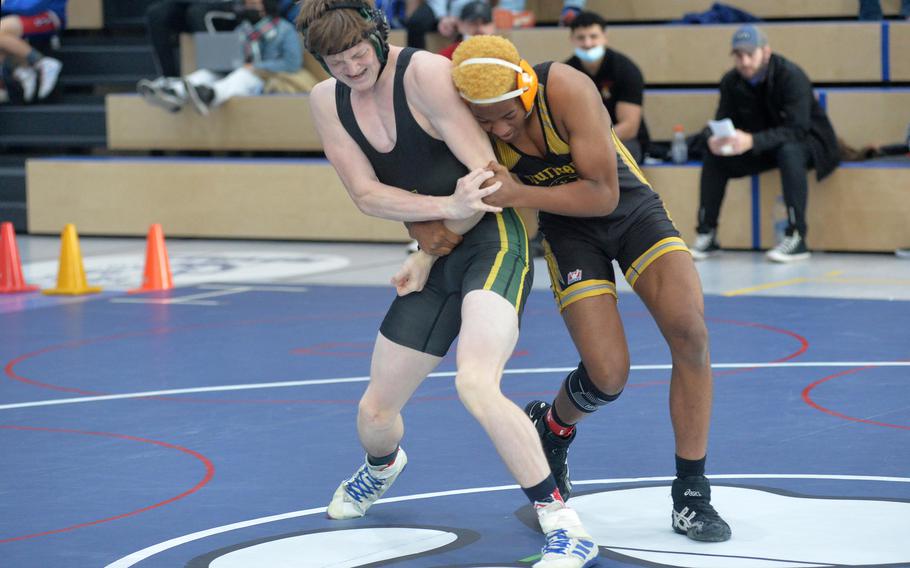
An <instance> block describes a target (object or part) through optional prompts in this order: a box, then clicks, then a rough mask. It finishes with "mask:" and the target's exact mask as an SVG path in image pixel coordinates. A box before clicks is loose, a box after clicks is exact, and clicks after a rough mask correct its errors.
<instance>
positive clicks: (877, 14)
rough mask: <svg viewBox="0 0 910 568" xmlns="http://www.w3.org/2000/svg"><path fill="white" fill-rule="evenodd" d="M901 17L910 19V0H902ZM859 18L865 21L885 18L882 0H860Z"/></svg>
mask: <svg viewBox="0 0 910 568" xmlns="http://www.w3.org/2000/svg"><path fill="white" fill-rule="evenodd" d="M901 17H903V18H907V19H910V0H901ZM859 19H860V20H863V21H878V20H882V19H884V14H883V13H882V2H881V0H859Z"/></svg>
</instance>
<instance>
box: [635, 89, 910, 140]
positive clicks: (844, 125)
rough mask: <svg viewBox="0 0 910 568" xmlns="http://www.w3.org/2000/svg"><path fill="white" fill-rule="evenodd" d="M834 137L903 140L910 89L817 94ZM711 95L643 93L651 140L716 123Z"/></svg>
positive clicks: (715, 96)
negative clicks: (680, 128)
mask: <svg viewBox="0 0 910 568" xmlns="http://www.w3.org/2000/svg"><path fill="white" fill-rule="evenodd" d="M816 96H819V97H822V98H823V99H824V101H825V105H826V108H827V112H828V117H829V118H830V119H831V123H832V124H833V125H834V130H835V131H836V132H837V134H838V136H840V137H841V138H843V139H844V140H845V141H846V142H847V143H848V144H850V145H851V146H856V147H861V146H864V145H867V144H876V145H878V144H895V143H898V142H900V141H901V140H903V139H904V137H905V136H906V132H907V123H908V122H910V89H908V88H894V89H875V88H869V89H851V88H844V89H817V90H816ZM718 99H719V94H718V93H717V91H715V90H691V91H686V90H653V89H652V90H647V91H645V106H644V114H645V120H646V121H647V123H648V130H649V132H650V133H651V138H652V139H655V140H669V139H670V137H671V136H672V132H673V126H674V125H675V124H681V125H683V127H684V128H685V131H686V132H687V133H689V134H692V133H695V132H698V131H699V130H701V129H702V128H704V127H705V124H706V123H707V121H708V120H710V119H712V118H714V112H715V111H716V110H717V103H718Z"/></svg>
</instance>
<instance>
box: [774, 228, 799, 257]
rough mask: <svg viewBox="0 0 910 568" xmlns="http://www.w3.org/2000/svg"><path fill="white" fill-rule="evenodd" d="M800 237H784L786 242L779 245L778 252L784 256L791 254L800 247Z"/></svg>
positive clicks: (793, 235)
mask: <svg viewBox="0 0 910 568" xmlns="http://www.w3.org/2000/svg"><path fill="white" fill-rule="evenodd" d="M799 242H800V236H799V233H793V234H792V235H790V236H789V237H784V240H782V241H781V242H780V244H779V245H777V250H778V251H779V252H782V253H784V254H791V253H792V252H793V251H795V250H796V248H797V247H798V246H799Z"/></svg>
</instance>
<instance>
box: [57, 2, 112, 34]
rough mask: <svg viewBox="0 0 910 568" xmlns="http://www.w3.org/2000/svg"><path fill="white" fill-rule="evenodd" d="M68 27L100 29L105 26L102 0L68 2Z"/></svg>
mask: <svg viewBox="0 0 910 568" xmlns="http://www.w3.org/2000/svg"><path fill="white" fill-rule="evenodd" d="M66 27H67V29H70V30H100V29H102V28H104V2H103V1H102V0H71V1H70V2H67V3H66Z"/></svg>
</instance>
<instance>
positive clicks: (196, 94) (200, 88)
mask: <svg viewBox="0 0 910 568" xmlns="http://www.w3.org/2000/svg"><path fill="white" fill-rule="evenodd" d="M183 87H184V88H185V89H186V94H187V97H188V98H189V99H190V102H191V103H193V108H195V109H196V112H198V113H199V114H201V115H202V116H208V115H209V110H210V109H211V107H212V101H214V100H215V91H213V90H212V89H211V87H206V86H205V85H194V84H192V83H190V82H189V81H187V80H186V79H184V80H183Z"/></svg>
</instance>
